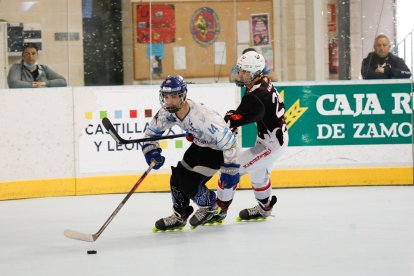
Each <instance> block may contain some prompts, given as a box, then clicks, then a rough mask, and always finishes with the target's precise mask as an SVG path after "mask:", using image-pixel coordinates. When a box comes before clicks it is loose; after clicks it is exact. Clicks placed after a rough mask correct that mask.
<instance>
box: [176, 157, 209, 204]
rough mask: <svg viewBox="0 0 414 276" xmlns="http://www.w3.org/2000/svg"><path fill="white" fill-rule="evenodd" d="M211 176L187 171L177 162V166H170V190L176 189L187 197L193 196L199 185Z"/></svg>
mask: <svg viewBox="0 0 414 276" xmlns="http://www.w3.org/2000/svg"><path fill="white" fill-rule="evenodd" d="M210 178H211V177H208V176H205V175H202V174H199V173H196V172H193V171H189V170H187V169H186V168H184V166H183V165H181V163H180V162H178V165H177V167H175V168H174V167H172V175H171V181H170V186H171V191H172V190H173V189H174V190H178V191H180V192H182V193H184V194H185V195H186V196H187V197H188V198H193V197H194V196H195V195H196V193H197V191H198V188H199V186H200V185H204V184H205V183H206V182H207V181H208V180H209V179H210Z"/></svg>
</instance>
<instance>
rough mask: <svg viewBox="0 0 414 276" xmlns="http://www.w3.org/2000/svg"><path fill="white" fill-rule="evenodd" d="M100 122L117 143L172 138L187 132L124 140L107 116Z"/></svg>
mask: <svg viewBox="0 0 414 276" xmlns="http://www.w3.org/2000/svg"><path fill="white" fill-rule="evenodd" d="M102 124H103V126H104V127H105V128H106V130H107V131H108V132H109V134H110V135H111V136H112V138H114V140H115V141H116V142H117V143H118V144H134V143H141V142H148V141H158V140H164V139H174V138H179V137H185V136H187V134H185V133H182V134H174V135H167V136H154V137H147V138H140V139H131V140H126V139H124V138H122V137H121V136H120V135H119V134H118V132H117V131H116V129H115V127H114V126H113V124H112V123H111V121H110V120H109V119H108V118H106V117H105V118H103V119H102Z"/></svg>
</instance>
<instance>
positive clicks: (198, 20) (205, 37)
mask: <svg viewBox="0 0 414 276" xmlns="http://www.w3.org/2000/svg"><path fill="white" fill-rule="evenodd" d="M190 29H191V35H192V36H193V39H194V40H195V41H196V42H197V43H198V44H200V45H201V46H209V45H211V44H213V43H214V42H215V41H216V40H217V38H218V36H219V35H220V22H219V18H218V16H217V14H216V12H215V11H214V10H213V9H211V8H208V7H202V8H199V9H197V10H196V11H195V12H194V13H193V16H192V17H191V26H190Z"/></svg>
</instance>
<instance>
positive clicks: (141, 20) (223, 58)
mask: <svg viewBox="0 0 414 276" xmlns="http://www.w3.org/2000/svg"><path fill="white" fill-rule="evenodd" d="M132 13H133V16H132V18H133V53H134V79H135V80H138V81H139V80H149V79H164V78H165V77H166V76H167V75H173V74H180V75H182V76H183V77H184V78H214V79H217V80H218V78H219V77H228V76H229V74H230V70H231V67H232V66H233V64H234V63H235V62H236V60H237V57H238V54H239V53H238V52H240V51H238V49H240V46H245V47H252V46H254V40H253V38H252V37H253V33H254V32H255V30H252V29H254V26H253V27H252V21H254V20H255V19H254V18H257V15H262V14H265V15H266V18H267V20H268V21H267V22H266V24H268V26H266V27H267V28H268V30H267V32H268V34H269V37H268V39H269V41H268V42H267V43H268V45H263V46H266V47H267V49H273V51H274V36H273V22H274V21H273V4H272V1H271V0H258V1H250V0H246V1H244V0H243V1H240V0H238V1H207V2H206V1H203V2H201V1H179V2H174V1H170V2H151V7H150V5H149V2H145V1H140V2H136V3H132ZM200 14H202V17H203V18H201V19H202V20H204V19H206V20H207V21H208V23H207V24H205V23H204V24H202V23H203V22H201V23H200V22H199V20H200V18H199V17H200ZM252 18H253V20H252ZM204 21H205V20H204ZM238 22H242V23H247V22H249V23H248V24H238ZM253 23H254V22H253ZM197 24H199V26H201V27H200V28H198V27H197V28H198V29H199V30H201V31H200V33H197V32H195V31H194V28H195V26H196V25H197ZM254 24H255V23H254ZM203 25H204V26H205V25H209V26H210V27H209V28H208V29H209V34H205V36H204V37H205V38H206V41H203V39H202V37H201V35H203V33H202V31H203V28H202V26H203ZM241 26H244V27H247V28H246V30H245V31H246V32H247V35H248V36H249V39H248V40H247V41H246V38H244V40H243V41H242V42H240V41H241V40H240V34H239V35H238V28H239V31H240V29H241ZM256 31H257V30H256ZM246 32H245V33H246ZM197 34H198V36H199V37H198V38H197ZM245 35H246V34H245ZM238 36H239V39H238ZM197 39H198V41H197ZM266 47H264V48H266ZM273 51H270V53H273ZM267 52H268V53H269V51H267ZM272 56H273V54H272ZM271 58H272V59H273V57H271Z"/></svg>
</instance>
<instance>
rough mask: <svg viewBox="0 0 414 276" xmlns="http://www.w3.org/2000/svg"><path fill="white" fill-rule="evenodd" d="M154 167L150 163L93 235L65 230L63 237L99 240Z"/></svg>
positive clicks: (90, 240) (89, 240) (91, 240)
mask: <svg viewBox="0 0 414 276" xmlns="http://www.w3.org/2000/svg"><path fill="white" fill-rule="evenodd" d="M154 166H155V163H154V162H152V163H151V165H149V167H148V169H147V170H146V171H145V172H144V174H143V175H142V176H141V177H140V178H139V179H138V181H137V182H136V183H135V185H134V187H132V189H131V190H130V191H129V193H128V194H127V195H126V196H125V198H124V199H123V200H122V201H121V203H119V205H118V206H117V207H116V209H115V210H114V211H113V212H112V214H111V215H110V216H109V218H108V219H107V220H106V221H105V223H104V224H103V225H102V227H101V228H100V229H99V230H98V231H97V232H96V233H95V234H85V233H81V232H77V231H73V230H68V229H67V230H65V231H64V235H65V236H66V237H68V238H70V239H75V240H81V241H87V242H94V241H96V240H97V239H98V238H99V236H100V235H101V234H102V232H103V231H104V230H105V229H106V227H107V226H108V225H109V223H111V221H112V220H113V219H114V218H115V216H116V215H117V214H118V212H119V210H121V208H122V207H123V206H124V205H125V203H126V202H127V201H128V199H129V198H130V197H131V195H132V194H133V193H134V192H135V190H136V189H137V188H138V186H139V185H140V184H141V183H142V181H143V180H144V179H145V177H147V175H148V174H149V172H150V171H151V170H152V168H153V167H154Z"/></svg>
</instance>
